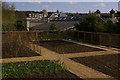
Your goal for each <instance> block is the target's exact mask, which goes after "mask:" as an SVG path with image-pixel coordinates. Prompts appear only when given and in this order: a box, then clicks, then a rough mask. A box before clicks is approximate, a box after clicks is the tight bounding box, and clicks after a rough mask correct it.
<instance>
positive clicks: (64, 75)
mask: <svg viewBox="0 0 120 80" xmlns="http://www.w3.org/2000/svg"><path fill="white" fill-rule="evenodd" d="M21 78H27V79H28V78H36V79H46V80H48V79H50V80H59V79H70V80H71V79H72V80H83V79H81V78H79V77H78V76H76V75H74V74H73V73H71V72H69V71H58V72H52V73H46V74H44V75H42V74H37V73H36V74H32V75H23V76H22V77H21Z"/></svg>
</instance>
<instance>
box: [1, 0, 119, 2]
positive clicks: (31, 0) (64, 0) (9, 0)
mask: <svg viewBox="0 0 120 80" xmlns="http://www.w3.org/2000/svg"><path fill="white" fill-rule="evenodd" d="M2 1H6V2H33V1H34V2H70V1H73V2H118V1H120V0H2Z"/></svg>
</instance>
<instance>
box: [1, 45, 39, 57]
mask: <svg viewBox="0 0 120 80" xmlns="http://www.w3.org/2000/svg"><path fill="white" fill-rule="evenodd" d="M31 56H40V54H38V53H36V52H34V51H32V50H31V49H29V48H27V47H25V46H21V47H17V46H16V48H11V49H10V47H9V45H8V46H7V47H2V58H15V57H31Z"/></svg>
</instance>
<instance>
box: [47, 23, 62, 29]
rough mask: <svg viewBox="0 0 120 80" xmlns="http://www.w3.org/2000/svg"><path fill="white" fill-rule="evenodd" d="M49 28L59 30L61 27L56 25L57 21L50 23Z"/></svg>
mask: <svg viewBox="0 0 120 80" xmlns="http://www.w3.org/2000/svg"><path fill="white" fill-rule="evenodd" d="M49 30H54V31H59V30H60V29H59V28H58V27H56V24H55V23H52V24H51V25H50V28H49Z"/></svg>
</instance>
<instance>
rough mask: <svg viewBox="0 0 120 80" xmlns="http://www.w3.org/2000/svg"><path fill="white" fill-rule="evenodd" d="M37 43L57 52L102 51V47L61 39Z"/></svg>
mask: <svg viewBox="0 0 120 80" xmlns="http://www.w3.org/2000/svg"><path fill="white" fill-rule="evenodd" d="M39 45H40V46H43V47H45V48H47V49H49V50H52V51H55V52H57V53H59V54H63V53H80V52H92V51H104V50H102V49H98V48H92V47H88V46H84V45H79V44H76V43H71V42H67V41H63V40H49V41H40V44H39Z"/></svg>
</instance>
